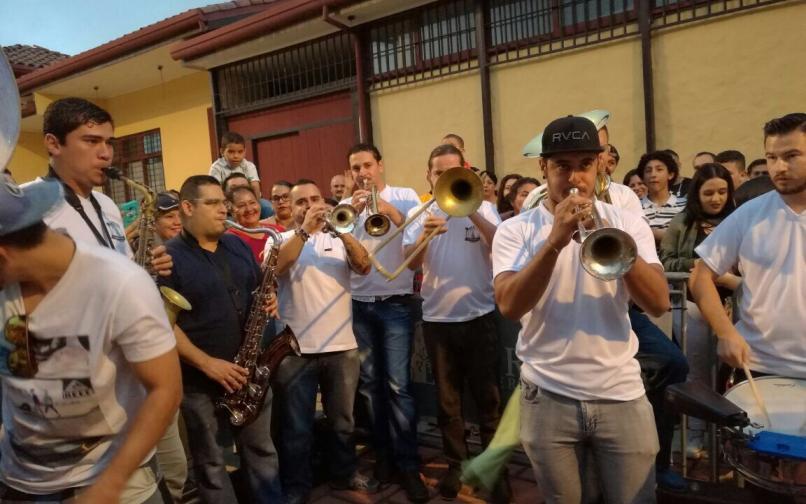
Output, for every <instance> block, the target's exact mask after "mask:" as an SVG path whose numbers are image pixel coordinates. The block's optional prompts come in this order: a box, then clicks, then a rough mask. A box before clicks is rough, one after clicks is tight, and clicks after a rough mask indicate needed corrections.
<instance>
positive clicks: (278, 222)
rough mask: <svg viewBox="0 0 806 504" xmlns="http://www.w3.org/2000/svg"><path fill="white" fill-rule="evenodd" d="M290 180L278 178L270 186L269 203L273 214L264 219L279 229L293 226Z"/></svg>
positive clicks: (282, 229) (283, 229)
mask: <svg viewBox="0 0 806 504" xmlns="http://www.w3.org/2000/svg"><path fill="white" fill-rule="evenodd" d="M290 198H291V182H288V181H285V180H278V181H277V182H275V183H274V185H273V186H272V187H271V204H272V207H274V216H272V217H269V218H268V219H266V220H265V222H266V223H267V224H273V225H275V226H276V227H277V229H279V230H280V231H285V230H287V229H293V228H294V216H293V215H291V199H290Z"/></svg>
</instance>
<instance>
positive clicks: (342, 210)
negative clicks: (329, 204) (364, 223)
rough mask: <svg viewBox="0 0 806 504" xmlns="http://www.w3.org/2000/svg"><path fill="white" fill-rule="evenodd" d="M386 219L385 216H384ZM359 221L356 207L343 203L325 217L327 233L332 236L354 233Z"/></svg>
mask: <svg viewBox="0 0 806 504" xmlns="http://www.w3.org/2000/svg"><path fill="white" fill-rule="evenodd" d="M384 217H385V216H384ZM356 220H358V212H357V211H356V210H355V207H353V206H352V205H349V204H347V203H342V204H341V205H337V206H335V207H333V209H331V210H330V211H329V212H328V213H327V214H326V215H325V232H330V233H332V234H336V235H339V234H342V233H352V232H353V229H355V221H356Z"/></svg>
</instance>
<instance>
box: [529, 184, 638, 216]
mask: <svg viewBox="0 0 806 504" xmlns="http://www.w3.org/2000/svg"><path fill="white" fill-rule="evenodd" d="M547 188H548V186H547V185H546V184H543V185H541V186H539V187H535V188H534V189H532V191H531V192H530V193H529V195H528V196H526V199H525V200H524V202H523V206H524V208H529V207H531V206H533V205H534V204H535V200H537V198H538V196H540V194H542V193H544V192H545V191H546V190H547ZM609 192H610V200H611V201H612V202H613V203H612V204H613V206H616V207H618V208H623V209H625V210H629V211H631V212H635V213H636V214H638V215H640V216H641V217H643V216H644V210H643V209H642V208H641V200H640V199H639V198H638V196H637V195H636V194H635V193H634V192H633V190H632V189H630V188H629V187H627V186H625V185H624V184H619V183H618V182H613V181H611V182H610V188H609Z"/></svg>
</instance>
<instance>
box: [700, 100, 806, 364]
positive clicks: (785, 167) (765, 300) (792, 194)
mask: <svg viewBox="0 0 806 504" xmlns="http://www.w3.org/2000/svg"><path fill="white" fill-rule="evenodd" d="M764 150H765V157H766V159H767V168H768V169H769V175H770V180H771V181H772V183H773V185H774V186H775V191H771V192H768V193H766V194H764V195H762V196H758V197H756V198H755V199H753V200H752V201H749V202H747V203H745V204H744V205H742V206H741V207H740V208H738V209H736V210H735V211H734V212H733V213H732V214H731V215H729V216H728V217H727V218H726V219H725V220H723V221H722V222H721V223H720V224H719V226H717V227H716V228H715V229H714V230H713V231H712V232H711V234H710V235H708V237H707V238H706V239H705V241H703V242H702V243H701V244H700V245H699V246H698V247H697V249H696V253H697V255H698V256H699V257H700V258H701V259H700V260H699V261H697V263H696V265H695V267H694V274H693V277H692V280H691V283H692V294H693V295H694V299H695V300H696V302H697V305H698V306H699V308H700V310H701V311H702V313H703V315H704V316H705V319H706V320H707V321H708V323H709V324H710V326H711V327H712V328H713V330H714V332H715V333H716V336H717V342H718V343H717V353H718V355H719V358H720V360H722V361H723V362H725V363H726V364H727V365H728V366H731V367H733V368H736V369H737V370H739V373H740V375H741V374H742V373H741V369H742V367H743V366H744V365H747V366H748V367H749V369H750V371H751V372H753V373H754V374H755V373H761V374H773V375H780V376H787V377H792V378H799V379H806V345H804V338H803V328H804V327H806V261H804V260H803V258H804V247H806V114H804V113H793V114H788V115H785V116H783V117H780V118H776V119H772V120H771V121H769V122H768V123H767V124H765V125H764ZM737 265H741V271H742V283H741V287H740V289H741V290H742V292H741V295H740V299H741V304H740V306H739V322H738V323H737V324H736V325H735V326H734V324H733V322H732V321H731V320H730V318H728V316H727V315H726V314H725V311H724V309H722V303H721V301H720V299H719V294H718V293H717V289H716V279H717V278H718V277H719V276H720V275H722V274H724V273H726V272H729V271H732V270H734V269H735V268H736V267H737Z"/></svg>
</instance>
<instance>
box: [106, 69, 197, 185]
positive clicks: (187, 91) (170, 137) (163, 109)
mask: <svg viewBox="0 0 806 504" xmlns="http://www.w3.org/2000/svg"><path fill="white" fill-rule="evenodd" d="M208 79H209V78H208V74H207V73H206V72H199V73H198V74H193V75H189V76H187V77H183V78H181V79H176V80H173V81H170V82H166V83H165V84H163V85H161V86H154V87H151V88H147V89H143V90H141V91H137V92H134V93H129V94H125V95H121V96H116V97H115V98H111V99H109V100H107V107H108V110H109V113H110V114H112V117H113V118H114V119H115V135H116V136H118V137H121V136H125V135H131V134H134V133H140V132H143V131H148V130H151V129H154V128H159V130H160V137H161V139H162V162H163V166H164V170H165V186H166V187H167V188H173V189H179V187H180V186H181V184H182V182H183V181H184V180H185V179H186V178H187V177H188V176H190V175H195V174H201V173H205V174H206V173H207V172H208V170H209V169H210V163H211V159H210V157H211V156H210V134H209V128H208V123H207V109H208V108H209V107H210V106H211V96H210V82H209V80H208Z"/></svg>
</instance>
